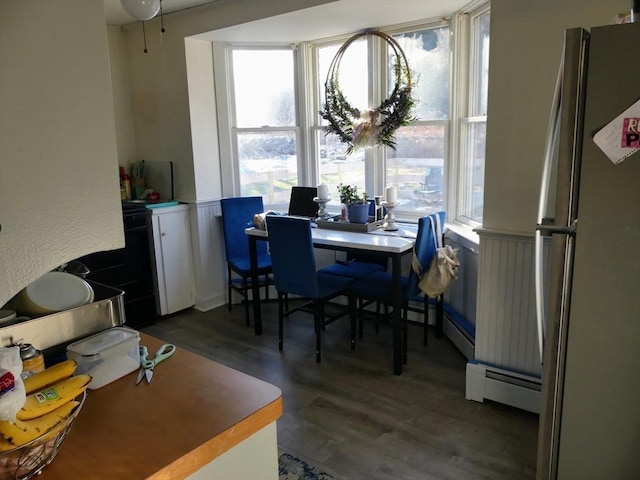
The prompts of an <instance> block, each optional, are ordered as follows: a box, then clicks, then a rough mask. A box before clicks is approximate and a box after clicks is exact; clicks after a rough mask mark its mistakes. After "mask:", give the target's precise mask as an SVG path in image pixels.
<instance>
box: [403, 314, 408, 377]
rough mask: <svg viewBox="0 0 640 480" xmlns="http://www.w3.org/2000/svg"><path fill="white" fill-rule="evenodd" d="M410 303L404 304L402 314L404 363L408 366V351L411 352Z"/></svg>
mask: <svg viewBox="0 0 640 480" xmlns="http://www.w3.org/2000/svg"><path fill="white" fill-rule="evenodd" d="M408 336H409V303H408V302H407V303H405V304H404V308H403V312H402V363H403V364H404V365H406V364H407V351H408V350H409V339H408Z"/></svg>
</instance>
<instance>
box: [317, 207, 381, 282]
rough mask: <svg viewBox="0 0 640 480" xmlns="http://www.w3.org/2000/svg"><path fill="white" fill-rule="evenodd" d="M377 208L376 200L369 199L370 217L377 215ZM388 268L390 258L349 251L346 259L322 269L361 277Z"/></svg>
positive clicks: (346, 275) (335, 273) (334, 273)
mask: <svg viewBox="0 0 640 480" xmlns="http://www.w3.org/2000/svg"><path fill="white" fill-rule="evenodd" d="M375 208H376V204H375V200H369V216H370V217H372V216H374V215H375V211H376V210H375ZM387 268H388V260H387V258H386V257H377V256H375V255H362V254H359V255H353V254H351V253H347V259H346V260H345V261H337V262H336V263H334V264H333V265H329V266H328V267H325V268H323V269H322V271H323V272H325V273H330V274H331V275H338V276H341V277H348V278H353V279H359V278H363V277H366V276H367V275H371V274H372V273H375V272H384V271H386V270H387Z"/></svg>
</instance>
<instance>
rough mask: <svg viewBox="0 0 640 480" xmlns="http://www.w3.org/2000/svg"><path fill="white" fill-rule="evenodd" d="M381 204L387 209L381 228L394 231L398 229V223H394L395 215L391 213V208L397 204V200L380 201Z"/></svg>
mask: <svg viewBox="0 0 640 480" xmlns="http://www.w3.org/2000/svg"><path fill="white" fill-rule="evenodd" d="M381 205H382V206H383V207H384V208H385V209H386V210H387V214H386V215H385V216H384V223H383V224H382V229H383V230H387V231H390V232H395V231H396V230H398V224H397V223H396V216H395V215H394V214H393V209H394V208H395V207H397V206H398V202H382V203H381Z"/></svg>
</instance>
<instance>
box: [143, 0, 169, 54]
mask: <svg viewBox="0 0 640 480" xmlns="http://www.w3.org/2000/svg"><path fill="white" fill-rule="evenodd" d="M160 25H161V29H160V31H161V32H162V33H164V32H165V31H166V30H165V29H164V16H163V12H162V0H160ZM142 38H143V39H144V53H148V52H149V50H147V29H146V28H145V26H144V20H143V21H142Z"/></svg>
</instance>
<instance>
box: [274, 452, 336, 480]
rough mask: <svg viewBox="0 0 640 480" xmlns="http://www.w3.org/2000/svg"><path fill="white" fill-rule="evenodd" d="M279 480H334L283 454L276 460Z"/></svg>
mask: <svg viewBox="0 0 640 480" xmlns="http://www.w3.org/2000/svg"><path fill="white" fill-rule="evenodd" d="M278 470H279V474H280V480H335V478H334V477H333V476H332V475H329V474H328V473H326V472H321V471H320V470H318V469H317V468H315V467H312V466H311V465H309V464H308V463H307V462H305V461H304V460H300V459H299V458H297V457H294V456H293V455H289V454H288V453H283V454H282V455H280V457H279V458H278Z"/></svg>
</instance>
